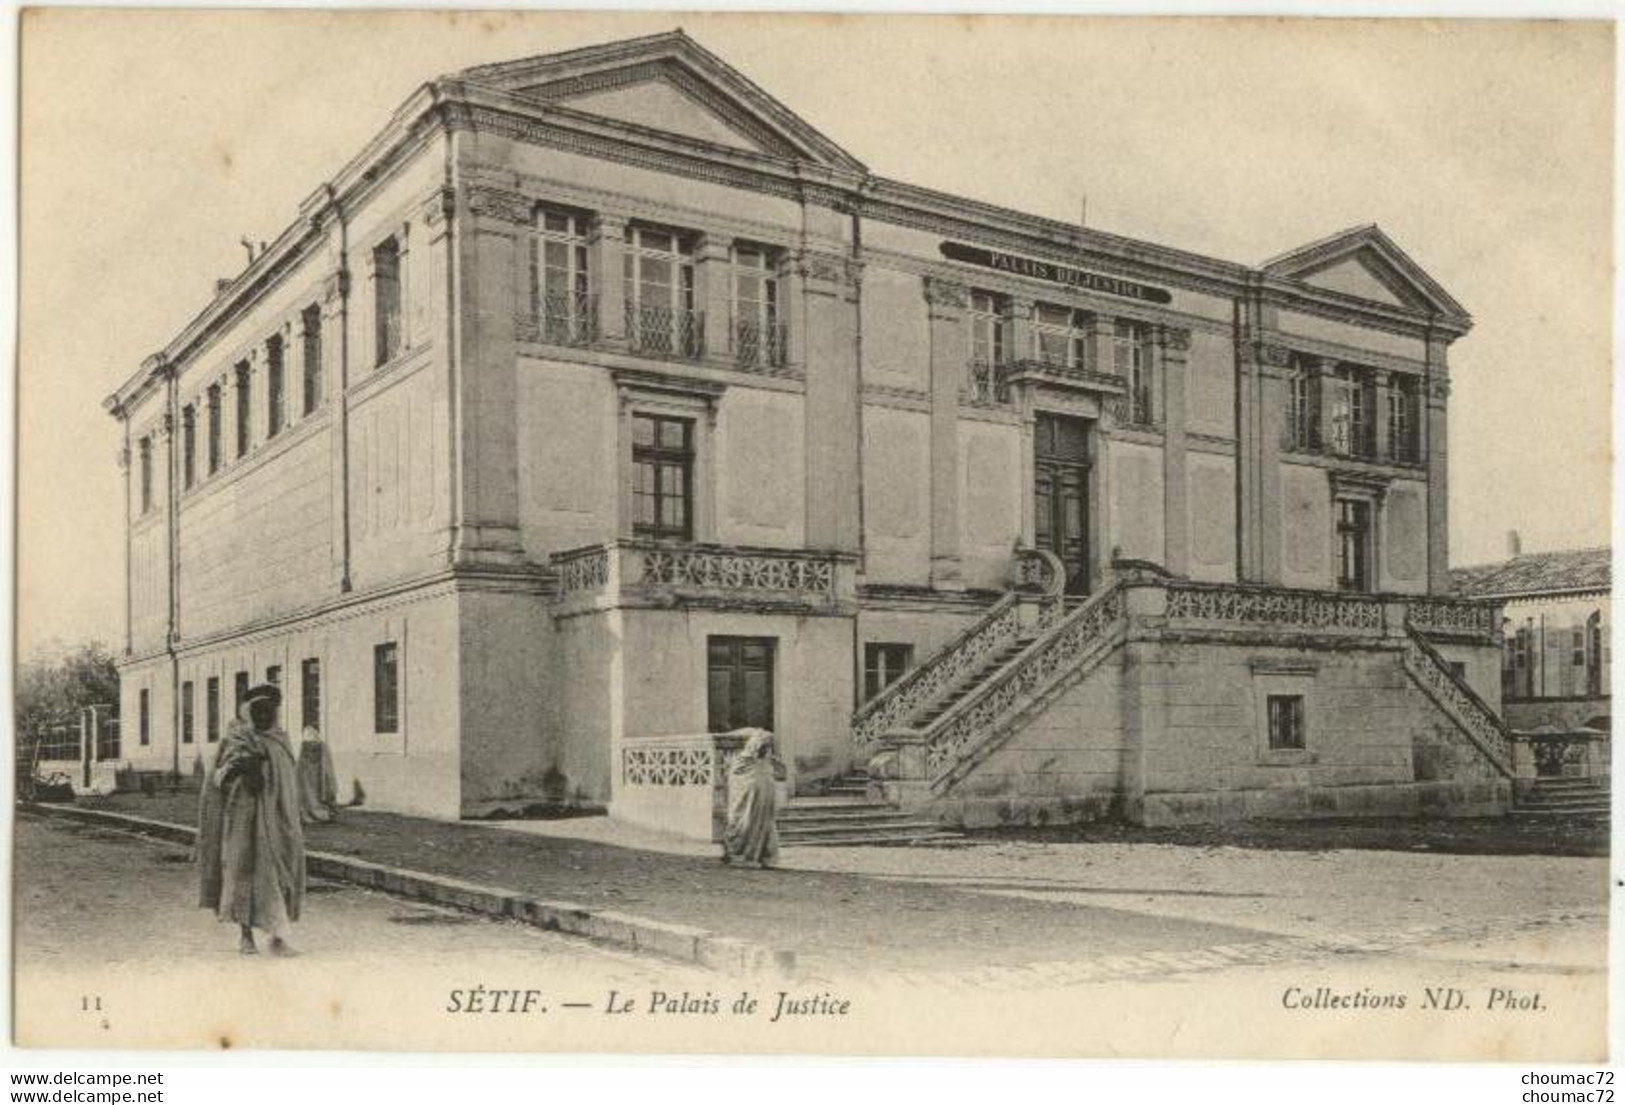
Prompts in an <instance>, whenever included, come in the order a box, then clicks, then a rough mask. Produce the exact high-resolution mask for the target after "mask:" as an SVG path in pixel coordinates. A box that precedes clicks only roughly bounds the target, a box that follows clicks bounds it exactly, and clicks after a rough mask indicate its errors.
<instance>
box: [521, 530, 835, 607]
mask: <svg viewBox="0 0 1625 1105" xmlns="http://www.w3.org/2000/svg"><path fill="white" fill-rule="evenodd" d="M551 562H552V565H553V567H554V569H555V570H556V571H557V572H558V597H559V600H560V601H561V602H564V603H567V604H570V605H577V606H578V605H582V604H586V605H610V606H613V605H656V606H669V605H674V604H683V603H699V604H712V605H721V606H728V605H732V604H738V603H746V604H761V603H766V604H769V605H781V606H793V607H796V608H799V609H830V610H834V609H837V608H841V607H842V606H843V605H846V604H850V602H851V601H852V598H853V594H854V581H853V579H852V572H853V568H854V558H853V557H851V556H850V555H847V554H843V553H834V552H827V551H820V550H803V549H764V548H746V547H741V546H726V545H698V544H685V545H673V544H666V543H662V542H655V541H641V540H621V541H611V542H608V543H606V544H603V545H589V546H587V547H585V548H579V549H571V550H569V551H568V552H561V553H555V554H553V557H552V559H551Z"/></svg>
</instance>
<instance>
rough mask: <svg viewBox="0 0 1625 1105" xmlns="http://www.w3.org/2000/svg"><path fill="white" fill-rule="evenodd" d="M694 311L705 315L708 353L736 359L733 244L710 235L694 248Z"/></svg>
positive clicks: (730, 240)
mask: <svg viewBox="0 0 1625 1105" xmlns="http://www.w3.org/2000/svg"><path fill="white" fill-rule="evenodd" d="M694 277H695V281H694V282H695V285H696V287H695V307H696V309H698V310H699V311H701V312H703V313H704V315H705V353H706V355H707V356H708V357H714V358H716V359H717V360H726V361H732V360H733V358H734V337H733V330H734V318H733V289H732V288H731V287H730V286H729V285H730V283H731V281H732V278H733V240H732V239H731V238H729V237H727V236H726V235H717V234H707V235H705V237H703V238H702V239H700V241H699V243H698V245H696V246H695V248H694Z"/></svg>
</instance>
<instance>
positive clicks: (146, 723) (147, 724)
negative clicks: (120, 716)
mask: <svg viewBox="0 0 1625 1105" xmlns="http://www.w3.org/2000/svg"><path fill="white" fill-rule="evenodd" d="M137 697H138V699H139V701H138V704H137V709H138V713H139V715H140V716H139V725H140V727H141V728H140V734H141V743H142V745H143V746H145V745H148V744H151V743H152V708H151V707H152V701H151V699H150V698H149V697H148V692H147V689H146V688H145V687H143V688H141V693H140V694H139V695H138V696H137Z"/></svg>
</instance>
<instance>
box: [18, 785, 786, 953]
mask: <svg viewBox="0 0 1625 1105" xmlns="http://www.w3.org/2000/svg"><path fill="white" fill-rule="evenodd" d="M21 808H23V809H27V810H31V811H33V812H36V813H42V814H45V815H47V816H52V817H61V818H66V819H69V820H73V821H82V822H85V823H87V824H93V825H102V826H106V827H108V828H115V829H122V830H124V831H126V832H129V833H134V834H137V835H140V836H147V837H152V838H154V839H156V840H164V841H168V842H170V843H174V844H186V845H191V844H192V843H194V841H195V840H196V837H197V830H196V829H194V828H191V827H189V826H186V825H176V824H173V823H172V822H168V821H155V820H153V819H151V818H147V817H137V816H135V815H134V814H124V813H113V812H110V811H107V810H86V809H77V808H74V807H72V806H51V805H30V806H23V807H21ZM305 862H306V865H307V869H308V871H309V873H310V874H312V875H316V876H318V877H320V878H326V879H334V880H336V881H340V882H347V883H350V884H351V885H353V886H361V887H365V888H367V889H371V890H380V891H383V892H384V893H386V894H395V895H399V896H400V897H403V898H411V899H413V900H414V901H421V902H428V903H430V904H432V905H439V906H446V907H449V908H451V909H460V910H464V911H466V912H470V913H478V914H481V915H483V916H486V917H492V918H499V919H502V920H511V921H518V922H520V923H522V924H527V925H531V926H533V927H535V928H539V929H544V930H546V931H548V932H558V933H564V934H566V935H570V936H583V937H586V938H587V939H589V940H599V941H602V942H604V943H606V944H616V945H618V946H620V947H622V948H626V949H628V950H630V951H634V952H640V953H644V954H649V955H658V956H662V957H664V958H667V959H676V960H680V961H682V962H685V963H693V964H697V965H699V966H701V967H708V968H710V969H712V970H717V971H724V972H730V973H736V974H745V973H755V974H778V975H790V974H792V973H793V972H794V971H795V966H796V957H795V952H793V951H788V950H785V949H779V948H769V947H766V946H764V945H761V944H753V943H751V942H749V941H747V940H740V939H737V938H734V937H730V936H719V935H717V934H716V933H713V932H711V931H709V930H707V929H701V928H693V927H691V926H689V925H676V924H670V923H667V922H665V921H656V920H653V919H652V918H648V917H638V916H635V915H633V914H630V913H618V912H615V911H612V910H601V909H592V908H590V907H588V906H584V905H578V904H576V903H574V902H559V901H548V900H544V899H540V898H531V897H528V896H526V895H525V894H524V893H522V892H521V891H517V890H509V889H505V888H502V887H494V886H485V885H482V884H479V883H471V882H465V881H463V880H461V879H454V878H451V877H449V876H445V875H430V874H427V873H425V872H422V871H411V870H407V869H405V868H400V867H390V866H388V865H387V864H382V863H373V862H371V861H370V860H364V859H358V858H356V857H355V856H341V855H334V854H332V853H329V852H306V853H305Z"/></svg>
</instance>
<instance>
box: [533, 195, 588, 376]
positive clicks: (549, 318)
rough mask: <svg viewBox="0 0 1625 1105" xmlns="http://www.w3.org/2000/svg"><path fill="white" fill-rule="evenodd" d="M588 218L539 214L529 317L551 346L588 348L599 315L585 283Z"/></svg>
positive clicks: (543, 212) (576, 215)
mask: <svg viewBox="0 0 1625 1105" xmlns="http://www.w3.org/2000/svg"><path fill="white" fill-rule="evenodd" d="M587 224H588V216H586V215H583V214H576V213H566V212H563V211H549V210H545V209H542V210H538V211H537V212H536V233H535V235H534V236H533V237H532V238H531V241H530V313H531V317H532V318H534V319H536V323H537V327H538V329H539V330H540V333H541V339H542V340H543V341H544V342H547V343H549V344H551V345H586V344H588V343H589V342H591V341H592V339H593V338H594V337H595V336H596V335H595V333H594V330H595V322H596V319H597V312H596V311H595V310H594V307H595V304H594V303H593V300H592V296H591V288H590V286H589V284H588V282H587V279H588V278H587V272H588V268H587V229H588V227H587Z"/></svg>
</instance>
